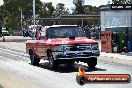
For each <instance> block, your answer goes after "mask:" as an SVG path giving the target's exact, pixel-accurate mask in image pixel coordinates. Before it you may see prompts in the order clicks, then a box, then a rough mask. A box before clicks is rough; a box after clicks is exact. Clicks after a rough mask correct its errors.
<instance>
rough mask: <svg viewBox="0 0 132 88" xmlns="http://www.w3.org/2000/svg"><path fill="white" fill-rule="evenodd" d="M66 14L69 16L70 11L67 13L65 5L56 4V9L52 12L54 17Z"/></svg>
mask: <svg viewBox="0 0 132 88" xmlns="http://www.w3.org/2000/svg"><path fill="white" fill-rule="evenodd" d="M68 14H70V11H69V9H68V8H66V7H65V4H63V3H58V4H57V5H56V9H55V10H54V15H55V16H60V15H68Z"/></svg>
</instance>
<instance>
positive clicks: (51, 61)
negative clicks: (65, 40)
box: [48, 52, 59, 69]
mask: <svg viewBox="0 0 132 88" xmlns="http://www.w3.org/2000/svg"><path fill="white" fill-rule="evenodd" d="M48 59H49V67H50V68H51V69H57V68H58V65H59V64H58V63H57V60H54V57H53V55H52V52H50V53H49V54H48Z"/></svg>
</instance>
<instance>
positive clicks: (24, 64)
mask: <svg viewBox="0 0 132 88" xmlns="http://www.w3.org/2000/svg"><path fill="white" fill-rule="evenodd" d="M107 58H108V57H107ZM107 58H106V57H103V56H101V57H99V58H98V65H97V66H96V69H94V70H91V69H89V68H88V66H87V65H86V64H85V63H81V62H80V63H79V64H77V63H75V64H74V66H73V67H72V68H68V67H66V66H65V65H61V66H60V67H59V68H58V70H56V71H53V70H50V69H49V67H48V61H43V60H41V62H40V66H39V67H36V66H32V65H30V64H29V63H30V60H29V56H28V55H27V54H26V53H25V52H23V51H17V50H14V49H13V50H10V49H8V48H2V47H0V85H1V86H0V87H1V88H117V87H118V88H132V82H131V83H129V84H122V83H118V84H116V83H115V84H104V83H100V84H99V83H96V84H85V85H84V86H80V85H78V84H77V82H76V74H77V73H78V67H79V66H80V65H82V66H83V67H84V68H85V71H86V72H87V74H130V75H131V76H132V65H126V64H122V63H115V62H112V61H105V60H102V59H107ZM109 59H110V58H109ZM5 83H6V84H5ZM10 85H11V86H10ZM19 85H23V86H22V87H18V86H19ZM29 86H30V87H29Z"/></svg>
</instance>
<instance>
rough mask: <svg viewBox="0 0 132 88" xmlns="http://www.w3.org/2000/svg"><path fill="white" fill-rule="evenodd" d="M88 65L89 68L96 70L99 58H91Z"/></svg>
mask: <svg viewBox="0 0 132 88" xmlns="http://www.w3.org/2000/svg"><path fill="white" fill-rule="evenodd" d="M87 64H88V66H89V68H91V69H94V68H95V66H96V65H97V58H90V59H89V60H88V61H87Z"/></svg>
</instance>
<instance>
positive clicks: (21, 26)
mask: <svg viewBox="0 0 132 88" xmlns="http://www.w3.org/2000/svg"><path fill="white" fill-rule="evenodd" d="M20 10H21V28H22V22H23V20H22V19H23V16H22V8H20Z"/></svg>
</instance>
